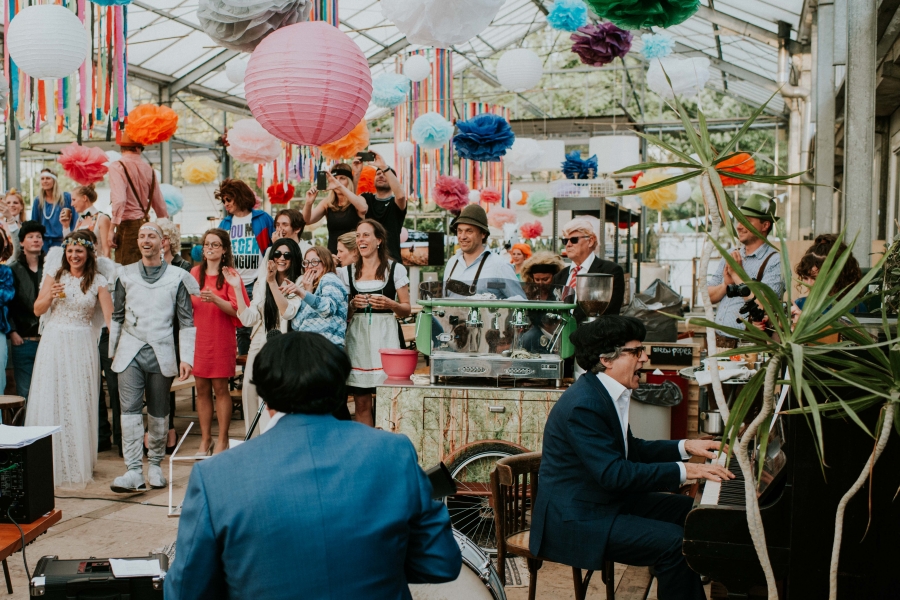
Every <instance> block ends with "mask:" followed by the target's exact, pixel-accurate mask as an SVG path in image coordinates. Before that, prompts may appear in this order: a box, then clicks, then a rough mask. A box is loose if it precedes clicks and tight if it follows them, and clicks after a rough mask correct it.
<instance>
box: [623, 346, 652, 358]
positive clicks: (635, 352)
mask: <svg viewBox="0 0 900 600" xmlns="http://www.w3.org/2000/svg"><path fill="white" fill-rule="evenodd" d="M645 350H646V348H644V347H643V346H635V347H634V348H625V347H623V348H619V352H621V353H623V354H630V355H632V356H634V357H635V358H640V357H641V356H642V355H643V354H644V351H645Z"/></svg>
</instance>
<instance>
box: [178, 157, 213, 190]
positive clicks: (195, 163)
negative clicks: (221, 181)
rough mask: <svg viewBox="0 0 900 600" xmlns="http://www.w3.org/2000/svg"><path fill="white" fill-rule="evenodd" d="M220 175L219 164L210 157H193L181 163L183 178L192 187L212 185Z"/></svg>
mask: <svg viewBox="0 0 900 600" xmlns="http://www.w3.org/2000/svg"><path fill="white" fill-rule="evenodd" d="M218 175H219V165H218V163H216V161H214V160H213V159H211V158H210V157H208V156H191V157H190V158H186V159H184V162H183V163H181V178H182V179H184V181H185V182H186V183H189V184H191V185H202V184H205V183H212V182H213V181H215V180H216V177H218Z"/></svg>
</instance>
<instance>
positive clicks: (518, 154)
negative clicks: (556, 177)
mask: <svg viewBox="0 0 900 600" xmlns="http://www.w3.org/2000/svg"><path fill="white" fill-rule="evenodd" d="M543 158H544V149H543V148H541V145H540V144H539V143H538V141H537V140H534V139H531V138H520V137H517V138H516V141H515V142H513V145H512V148H510V149H509V151H507V153H506V155H505V156H504V157H503V163H504V164H505V165H506V170H507V171H509V172H510V173H511V174H513V175H518V176H519V177H521V176H523V175H529V174H531V173H533V172H535V171H540V170H542V169H541V163H542V160H543Z"/></svg>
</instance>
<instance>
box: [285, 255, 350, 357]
mask: <svg viewBox="0 0 900 600" xmlns="http://www.w3.org/2000/svg"><path fill="white" fill-rule="evenodd" d="M347 303H348V292H347V288H346V287H344V284H343V282H342V281H341V280H340V278H338V276H337V275H335V274H334V273H325V275H323V276H322V279H321V280H319V287H318V288H317V289H316V291H315V292H314V293H307V294H306V296H304V297H303V301H302V302H301V303H300V310H299V311H297V315H296V316H295V317H294V319H293V321H291V326H292V327H293V329H294V330H295V331H306V332H309V333H319V334H322V335H323V336H325V337H326V338H327V339H328V341H329V342H331V343H332V344H334V345H336V346H340V347H341V348H343V346H344V336H345V335H346V334H347Z"/></svg>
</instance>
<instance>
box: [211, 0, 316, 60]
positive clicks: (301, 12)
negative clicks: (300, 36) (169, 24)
mask: <svg viewBox="0 0 900 600" xmlns="http://www.w3.org/2000/svg"><path fill="white" fill-rule="evenodd" d="M311 8H312V2H310V0H200V3H199V5H198V6H197V20H198V21H200V27H201V29H202V30H203V32H204V33H206V35H208V36H209V37H211V38H212V39H213V41H214V42H216V43H217V44H219V45H220V46H224V47H225V48H229V49H231V50H237V51H238V52H253V50H254V49H256V47H257V46H258V45H259V43H260V42H262V41H263V39H265V38H266V36H268V35H269V34H271V33H272V32H274V31H277V30H279V29H281V28H283V27H287V26H289V25H294V24H295V23H300V22H302V21H306V20H307V19H308V18H309V11H310V9H311ZM310 46H311V45H310ZM313 64H314V63H313Z"/></svg>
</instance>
